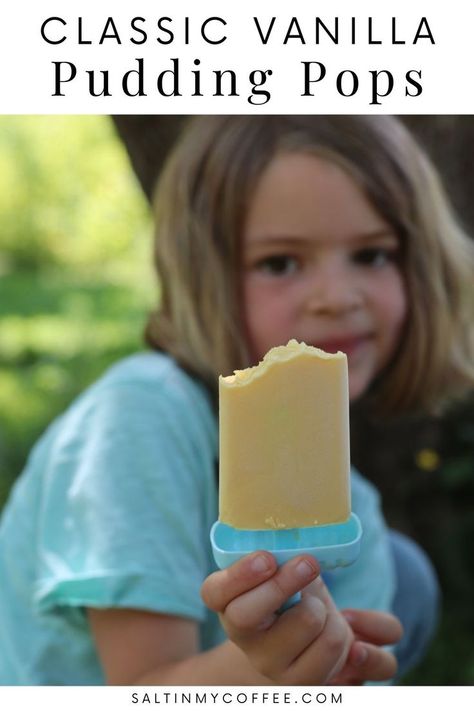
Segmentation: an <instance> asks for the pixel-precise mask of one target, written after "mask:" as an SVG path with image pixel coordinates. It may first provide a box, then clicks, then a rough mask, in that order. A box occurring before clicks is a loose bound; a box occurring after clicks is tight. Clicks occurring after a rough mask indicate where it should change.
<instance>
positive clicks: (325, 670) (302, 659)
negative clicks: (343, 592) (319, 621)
mask: <svg viewBox="0 0 474 711" xmlns="http://www.w3.org/2000/svg"><path fill="white" fill-rule="evenodd" d="M353 642H354V635H353V633H352V631H351V629H350V627H349V625H348V624H347V622H346V620H345V619H344V618H343V617H342V615H341V614H340V613H339V612H338V611H337V610H335V609H334V610H328V614H327V618H326V623H325V625H324V629H323V630H322V632H321V634H320V635H319V636H317V637H316V638H315V640H314V641H313V643H312V644H311V645H310V646H308V647H307V648H306V649H305V650H304V651H303V652H302V654H300V656H299V657H297V659H295V660H294V662H293V664H292V665H291V666H290V667H289V669H288V672H287V675H286V678H285V679H284V680H283V682H284V683H285V684H291V685H292V684H311V683H326V682H327V681H329V680H330V679H331V678H332V677H333V676H335V675H337V674H339V673H340V672H341V670H342V669H343V668H344V665H345V664H346V660H347V656H348V654H349V651H350V648H351V645H352V644H353Z"/></svg>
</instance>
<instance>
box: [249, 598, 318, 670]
mask: <svg viewBox="0 0 474 711" xmlns="http://www.w3.org/2000/svg"><path fill="white" fill-rule="evenodd" d="M326 619H327V610H326V607H325V605H324V604H323V603H322V602H321V600H318V598H316V597H312V596H311V597H309V596H308V597H305V598H303V599H302V600H301V602H299V603H298V604H297V605H295V606H294V607H292V608H290V609H289V610H286V611H285V612H284V613H283V614H282V615H280V616H279V617H276V616H275V617H274V623H273V624H272V626H271V627H270V629H268V630H267V631H266V632H265V634H262V635H257V636H255V637H254V638H253V639H252V638H250V639H248V640H246V643H244V647H245V650H246V653H247V654H248V655H249V657H250V658H251V659H252V663H253V665H254V667H255V668H256V669H258V671H259V672H260V673H261V674H263V675H264V676H266V677H268V678H270V679H276V678H279V677H281V676H282V675H283V674H284V673H285V672H286V670H287V669H288V667H290V666H291V664H293V662H294V661H295V659H297V657H299V656H300V655H301V653H302V652H303V651H304V650H305V649H306V648H307V647H309V646H310V645H311V644H312V643H313V642H314V640H315V638H316V637H318V636H319V635H320V634H321V632H322V630H323V629H324V626H325V624H326Z"/></svg>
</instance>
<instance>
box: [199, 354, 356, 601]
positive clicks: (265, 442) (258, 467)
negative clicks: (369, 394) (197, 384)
mask: <svg viewBox="0 0 474 711" xmlns="http://www.w3.org/2000/svg"><path fill="white" fill-rule="evenodd" d="M219 437H220V472H219V520H218V521H216V522H215V523H214V525H213V526H212V529H211V546H212V551H213V554H214V559H215V561H216V563H217V565H218V567H219V568H226V567H227V566H229V565H232V564H233V563H235V562H236V561H237V560H239V559H240V558H242V556H244V555H247V554H248V553H250V552H252V551H254V550H259V549H265V550H268V551H270V552H271V553H272V554H273V555H274V556H275V559H276V561H277V563H278V564H279V565H282V564H283V563H284V562H286V561H287V560H290V559H291V558H292V557H294V556H296V555H299V554H301V553H305V554H309V555H312V556H313V557H314V558H316V559H317V560H318V562H319V564H320V567H321V569H322V570H330V569H332V568H338V567H343V566H347V565H351V563H353V562H354V561H355V560H356V559H357V557H358V555H359V552H360V541H361V536H362V527H361V525H360V521H359V519H358V517H357V516H356V515H355V514H354V513H351V497H350V483H349V470H350V462H349V396H348V376H347V358H346V356H345V354H344V353H336V354H334V355H333V354H330V353H325V352H324V351H321V350H319V349H318V348H313V347H312V346H307V345H306V344H305V343H298V342H297V341H295V340H291V341H289V343H288V344H287V345H286V346H278V347H276V348H272V349H271V350H270V351H269V352H268V353H267V354H266V355H265V357H264V359H263V361H262V362H261V363H259V364H258V365H257V366H255V367H253V368H247V369H246V370H236V371H234V374H233V375H229V376H226V377H224V376H220V378H219ZM298 599H299V594H298V595H296V596H293V597H292V598H291V599H290V600H288V601H287V604H286V607H287V606H290V605H293V604H295V603H296V602H297V601H298Z"/></svg>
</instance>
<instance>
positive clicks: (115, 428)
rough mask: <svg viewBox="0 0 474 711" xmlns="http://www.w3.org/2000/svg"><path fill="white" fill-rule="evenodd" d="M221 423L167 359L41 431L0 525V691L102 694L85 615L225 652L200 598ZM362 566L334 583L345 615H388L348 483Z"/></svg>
mask: <svg viewBox="0 0 474 711" xmlns="http://www.w3.org/2000/svg"><path fill="white" fill-rule="evenodd" d="M217 461H218V429H217V421H216V417H215V414H214V412H213V409H212V407H211V403H210V400H209V396H208V393H207V391H206V390H205V388H204V387H203V386H202V385H201V384H200V383H198V382H197V381H195V380H194V379H192V378H191V377H190V376H189V375H187V374H186V373H185V372H184V371H183V370H182V369H181V368H180V367H178V366H177V365H176V363H175V362H174V361H173V360H172V359H171V358H170V357H169V356H167V355H164V354H161V353H142V354H138V355H136V356H132V357H130V358H127V359H125V360H123V361H121V362H120V363H118V364H117V365H115V366H114V367H112V368H111V369H110V370H109V371H108V372H107V373H106V374H105V375H104V376H103V377H102V378H101V379H100V380H99V381H98V382H97V383H95V384H94V385H93V386H92V387H91V388H89V389H88V390H87V391H86V392H85V393H83V395H82V396H81V397H79V398H78V399H77V400H76V401H75V402H74V403H73V404H72V406H71V407H70V408H69V409H68V410H67V411H66V413H65V414H64V415H62V417H60V418H59V419H58V420H56V421H55V422H54V423H53V424H52V425H51V427H50V428H49V429H48V430H47V431H46V433H45V434H44V435H43V437H42V438H41V439H40V440H39V442H38V443H37V445H36V446H35V448H34V449H33V451H32V453H31V456H30V458H29V460H28V463H27V466H26V468H25V471H24V472H23V474H22V476H21V477H20V478H19V480H18V481H17V483H16V485H15V487H14V489H13V492H12V495H11V497H10V500H9V502H8V504H7V506H6V507H5V509H4V511H3V515H2V519H1V521H0V684H9V685H14V684H58V685H60V684H74V685H79V684H101V683H103V682H104V676H103V673H102V670H101V667H100V664H99V660H98V657H97V654H96V652H95V648H94V645H93V642H92V638H91V634H90V629H89V626H88V621H87V615H86V612H85V608H87V607H95V608H107V607H121V608H135V609H141V610H149V611H154V612H159V613H165V614H172V615H178V616H182V617H186V618H190V619H193V620H195V621H196V622H197V623H198V624H199V630H200V642H201V649H202V650H205V649H208V648H210V647H213V646H215V645H216V644H219V643H220V642H222V641H223V640H224V638H225V636H224V633H223V630H222V628H221V627H220V624H219V621H218V618H217V616H216V615H215V614H214V613H212V612H210V611H209V610H207V609H206V607H205V606H204V604H203V602H202V600H201V598H200V595H199V590H200V587H201V584H202V582H203V580H204V578H205V577H206V576H207V575H209V573H210V572H212V571H213V570H215V565H214V562H213V560H212V553H211V550H210V545H209V531H210V528H211V526H212V524H213V522H214V521H215V520H216V518H217V476H216V471H217ZM352 508H353V511H355V512H356V513H357V514H358V515H359V517H360V519H361V521H362V525H363V528H364V537H363V541H362V550H361V555H360V558H359V560H358V561H357V562H356V563H355V564H354V565H353V566H351V567H350V568H347V569H344V570H339V571H334V572H332V573H331V575H330V576H329V577H328V584H329V585H330V588H331V591H332V593H333V596H334V598H335V600H336V603H337V604H338V605H339V606H341V607H349V606H350V607H363V608H372V609H385V610H388V609H390V607H391V603H392V599H393V594H394V586H395V582H394V571H393V564H392V560H391V556H390V552H389V544H388V538H387V533H386V528H385V524H384V522H383V519H382V516H381V512H380V506H379V497H378V494H377V492H376V490H375V489H374V488H373V487H372V486H371V485H370V484H369V483H368V482H366V481H365V480H364V479H362V477H360V475H358V474H357V473H356V472H353V476H352Z"/></svg>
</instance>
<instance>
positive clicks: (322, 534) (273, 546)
mask: <svg viewBox="0 0 474 711" xmlns="http://www.w3.org/2000/svg"><path fill="white" fill-rule="evenodd" d="M361 537H362V526H361V524H360V521H359V519H358V517H357V516H356V515H355V514H353V513H352V514H351V515H350V517H349V518H348V519H347V521H344V522H343V523H333V524H328V525H324V526H308V527H305V528H288V529H279V530H277V529H276V530H273V529H272V530H261V531H249V530H241V529H237V528H232V526H228V525H227V524H225V523H221V522H220V521H216V523H215V524H214V525H213V527H212V529H211V545H212V550H213V554H214V559H215V561H216V564H217V565H218V567H219V568H227V567H228V566H229V565H231V564H232V563H235V562H236V561H237V560H239V558H242V557H243V556H244V555H247V554H248V553H252V552H253V551H256V550H267V551H269V552H270V553H272V554H273V555H274V556H275V558H276V560H277V562H278V564H279V565H281V564H282V563H285V562H286V561H287V560H290V559H291V558H294V557H295V556H297V555H301V554H309V555H312V556H314V558H316V559H317V560H318V562H319V565H320V566H321V570H332V569H333V568H339V567H346V566H348V565H351V563H354V562H355V561H356V560H357V557H358V555H359V552H360V540H361Z"/></svg>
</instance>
